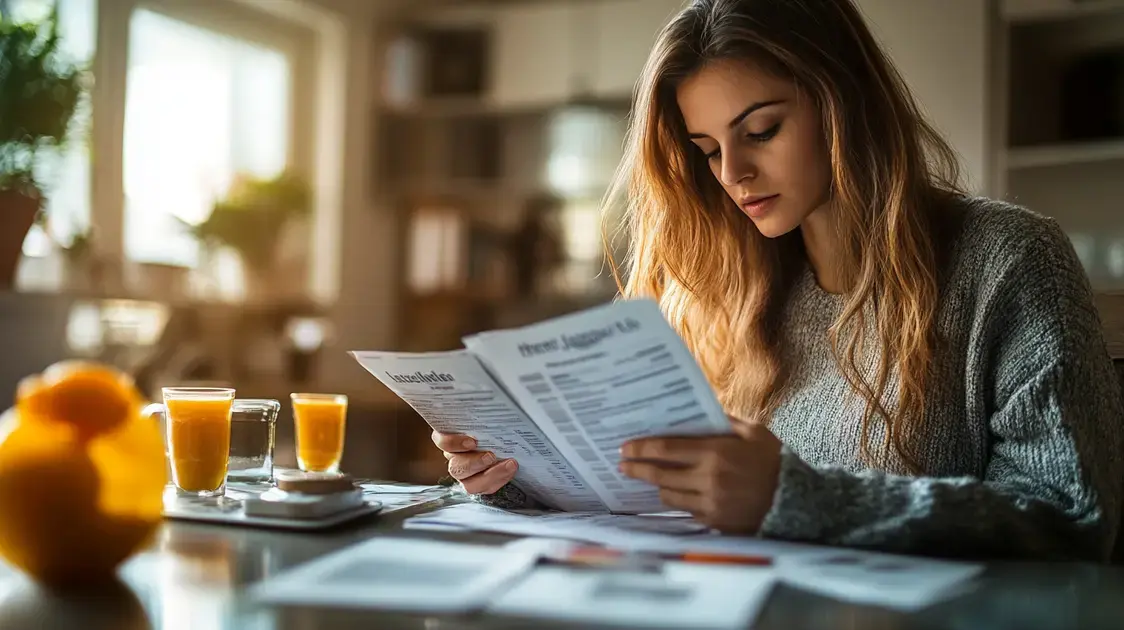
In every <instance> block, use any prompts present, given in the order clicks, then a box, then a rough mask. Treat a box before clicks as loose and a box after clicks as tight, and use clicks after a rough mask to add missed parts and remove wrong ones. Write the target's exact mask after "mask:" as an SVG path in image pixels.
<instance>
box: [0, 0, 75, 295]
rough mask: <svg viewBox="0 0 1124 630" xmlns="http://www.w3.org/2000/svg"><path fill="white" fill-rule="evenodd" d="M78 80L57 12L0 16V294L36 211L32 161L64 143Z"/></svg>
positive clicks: (37, 200)
mask: <svg viewBox="0 0 1124 630" xmlns="http://www.w3.org/2000/svg"><path fill="white" fill-rule="evenodd" d="M82 79H83V69H81V68H80V67H78V66H77V65H75V64H72V63H68V62H67V61H66V60H64V59H63V58H62V55H61V53H60V51H59V29H58V12H57V9H55V10H52V11H51V14H50V15H49V16H48V17H47V18H45V19H43V20H42V21H40V22H28V23H25V22H16V21H15V20H14V18H12V17H11V16H10V15H7V14H0V291H4V290H10V289H11V288H12V286H13V284H14V282H15V273H16V267H17V265H18V264H19V259H20V254H21V252H22V249H23V241H24V238H26V237H27V232H28V230H30V229H31V226H32V225H33V224H34V222H35V220H36V218H37V217H38V216H39V214H40V209H41V208H42V201H43V194H42V190H41V189H40V187H39V185H38V183H37V182H36V180H35V172H34V170H35V162H36V157H37V156H38V155H39V153H40V152H41V151H43V150H45V149H55V148H57V147H59V146H60V145H62V143H63V142H64V140H65V138H66V133H67V129H68V128H69V127H70V121H71V119H72V118H73V117H74V110H75V107H76V106H77V105H78V99H79V97H80V96H81V94H82Z"/></svg>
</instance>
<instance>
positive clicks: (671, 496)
mask: <svg viewBox="0 0 1124 630" xmlns="http://www.w3.org/2000/svg"><path fill="white" fill-rule="evenodd" d="M660 500H661V501H663V503H664V505H666V506H668V507H671V508H675V509H677V510H683V511H686V512H690V513H691V514H693V515H696V516H703V515H705V513H706V510H705V509H704V507H705V506H704V505H703V503H704V502H703V498H702V495H701V494H699V493H697V492H684V491H682V490H672V489H670V488H661V489H660Z"/></svg>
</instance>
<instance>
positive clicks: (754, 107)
mask: <svg viewBox="0 0 1124 630" xmlns="http://www.w3.org/2000/svg"><path fill="white" fill-rule="evenodd" d="M783 102H784V100H776V101H761V102H759V103H753V104H752V105H750V106H749V107H747V108H745V109H743V110H742V111H741V113H740V114H738V115H737V116H734V118H733V119H732V120H730V122H729V124H728V125H727V126H728V128H729V129H733V128H734V127H737V126H738V125H739V124H741V121H743V120H745V118H746V116H749V115H750V114H752V113H753V112H755V111H757V110H759V109H761V108H762V107H769V106H770V105H779V104H781V103H783ZM690 137H691V139H692V140H698V139H700V138H706V137H708V136H707V135H706V134H705V133H692V134H690Z"/></svg>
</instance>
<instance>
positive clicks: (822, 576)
mask: <svg viewBox="0 0 1124 630" xmlns="http://www.w3.org/2000/svg"><path fill="white" fill-rule="evenodd" d="M777 570H778V574H779V578H780V579H781V580H782V581H784V582H785V583H786V584H788V585H790V586H793V587H795V588H799V589H802V590H806V591H809V592H814V593H817V594H820V595H824V596H827V597H832V598H835V599H841V600H845V601H849V602H854V603H859V604H867V605H873V606H881V607H884V608H891V609H896V610H902V611H914V610H918V609H921V608H925V607H927V606H930V605H932V604H934V603H936V602H937V601H940V600H942V599H945V598H947V597H949V596H951V595H954V594H957V593H958V592H960V590H961V589H963V588H964V587H965V586H966V585H967V584H968V582H969V581H970V580H971V579H972V578H974V577H976V576H977V575H978V574H979V573H980V572H981V571H983V566H982V565H980V564H970V563H961V562H947V561H941V560H933V559H928V558H917V557H913V556H898V555H890V554H880V553H872V552H859V551H851V550H847V549H833V550H823V549H820V550H818V551H816V552H813V553H804V554H799V555H794V556H791V557H786V558H782V559H781V561H780V562H779V563H778V565H777Z"/></svg>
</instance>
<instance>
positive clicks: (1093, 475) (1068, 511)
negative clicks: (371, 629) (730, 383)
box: [488, 199, 1124, 560]
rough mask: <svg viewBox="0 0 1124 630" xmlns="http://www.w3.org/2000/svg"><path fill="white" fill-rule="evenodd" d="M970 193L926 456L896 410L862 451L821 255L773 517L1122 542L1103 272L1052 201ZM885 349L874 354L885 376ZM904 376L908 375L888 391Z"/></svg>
mask: <svg viewBox="0 0 1124 630" xmlns="http://www.w3.org/2000/svg"><path fill="white" fill-rule="evenodd" d="M965 204H966V208H965V210H966V212H965V217H964V223H963V229H962V231H961V232H960V235H959V237H958V238H957V241H956V243H955V244H954V247H953V250H952V253H951V257H950V259H949V262H948V264H949V265H950V267H949V268H948V269H947V275H946V282H945V285H944V288H943V293H942V301H941V305H940V309H939V313H938V318H937V326H938V332H939V337H940V347H939V349H938V352H937V354H936V357H935V359H934V364H933V369H934V374H935V377H934V378H933V379H932V382H931V383H930V384H929V387H928V389H927V391H926V400H925V413H926V423H925V430H924V434H923V435H922V436H921V437H920V440H921V442H920V443H919V444H918V446H919V448H918V449H917V455H918V460H919V461H918V464H919V465H920V466H921V469H922V474H921V475H919V476H918V475H910V474H908V472H907V470H906V467H905V465H904V462H903V461H901V459H900V458H898V457H897V456H896V455H895V454H894V453H893V452H892V451H885V450H880V449H879V448H877V447H879V445H881V444H882V440H883V436H884V426H883V425H882V423H881V422H880V421H875V422H874V423H873V425H872V427H871V429H872V430H871V444H872V445H873V446H875V447H876V450H875V453H876V454H877V455H878V460H877V461H875V462H867V461H864V460H863V459H862V458H861V456H860V453H861V450H860V446H861V425H862V422H861V419H862V414H863V410H864V406H865V403H864V401H863V400H862V399H861V398H860V397H859V396H858V395H857V394H855V393H854V392H853V391H852V390H851V388H850V387H849V385H848V384H847V381H846V380H845V379H844V377H843V373H842V371H841V370H840V368H839V366H838V364H837V363H836V361H835V358H834V356H833V355H832V352H831V346H830V343H829V341H828V329H829V327H830V326H831V325H832V323H833V322H834V321H835V320H836V318H837V317H838V316H839V314H840V313H841V310H842V304H843V298H842V297H841V296H837V295H832V294H829V293H827V292H825V291H823V290H822V289H821V288H820V287H819V285H818V284H817V283H816V281H815V278H814V276H813V275H812V273H811V272H810V271H809V272H808V273H806V274H804V276H803V278H802V279H801V280H800V282H799V284H798V285H797V286H796V287H795V288H794V290H793V292H792V294H791V298H790V301H789V304H788V305H787V309H788V312H787V316H786V318H785V324H784V325H785V330H784V334H785V341H786V343H785V346H784V359H785V361H786V362H787V363H788V365H789V366H790V368H791V380H790V383H789V389H788V395H787V397H786V399H785V401H784V402H783V403H782V404H781V406H780V407H779V408H778V409H777V411H776V413H775V415H774V417H773V419H772V424H771V426H770V428H771V429H772V430H773V432H774V433H775V434H776V435H777V437H778V438H780V440H781V441H782V442H783V443H784V445H785V446H784V449H783V452H782V460H781V461H782V463H781V471H780V477H779V484H778V487H777V491H776V494H775V496H774V501H773V505H772V508H771V510H770V511H769V513H768V514H767V515H766V517H765V519H764V522H763V523H762V526H761V530H760V535H762V536H764V537H770V538H778V539H786V540H796V541H806V542H813V543H822V544H829V545H839V546H853V547H861V548H870V549H879V550H884V551H891V552H900V553H923V554H928V555H946V556H959V557H1023V558H1083V559H1089V560H1105V559H1107V558H1108V556H1109V554H1110V552H1111V548H1112V544H1113V542H1114V540H1115V536H1116V530H1117V526H1118V523H1119V517H1120V509H1121V495H1122V491H1124V466H1122V456H1124V407H1122V403H1121V392H1120V387H1119V384H1118V381H1117V378H1116V375H1115V372H1114V370H1113V367H1112V362H1111V360H1110V358H1109V356H1108V353H1107V351H1106V348H1105V343H1104V338H1103V335H1102V332H1101V325H1100V320H1099V317H1098V315H1097V312H1096V310H1095V307H1094V302H1093V295H1092V291H1091V289H1090V287H1089V283H1088V280H1087V278H1086V275H1085V273H1084V271H1083V269H1082V266H1081V264H1080V262H1079V261H1078V259H1077V256H1076V254H1075V252H1074V249H1073V247H1072V245H1071V244H1070V242H1069V239H1068V238H1067V237H1066V235H1065V234H1064V233H1063V232H1062V230H1061V229H1060V228H1059V227H1058V225H1057V223H1056V222H1055V221H1053V220H1052V219H1047V218H1044V217H1041V216H1039V215H1037V214H1034V213H1032V212H1030V211H1027V210H1024V209H1022V208H1018V207H1015V206H1012V205H1008V204H1005V203H1002V202H996V201H991V200H987V199H970V200H966V201H965ZM870 326H871V329H870V331H871V332H872V333H873V330H874V328H873V326H874V324H873V322H872V323H871V324H870ZM876 360H877V355H874V354H873V353H872V354H870V355H869V356H866V357H865V361H864V365H865V367H866V368H867V369H869V374H870V375H871V376H872V375H873V374H874V366H875V364H876ZM897 391H898V390H897V382H896V380H893V379H892V380H891V382H890V386H889V387H888V388H887V392H886V396H885V399H884V404H885V405H886V406H887V408H888V409H893V408H894V407H895V405H896V399H897ZM505 496H507V495H506V493H500V494H499V495H498V496H495V497H492V498H491V499H488V500H489V501H495V502H497V503H499V504H504V503H505Z"/></svg>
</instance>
